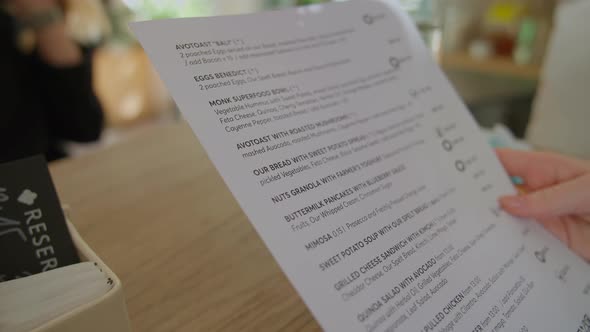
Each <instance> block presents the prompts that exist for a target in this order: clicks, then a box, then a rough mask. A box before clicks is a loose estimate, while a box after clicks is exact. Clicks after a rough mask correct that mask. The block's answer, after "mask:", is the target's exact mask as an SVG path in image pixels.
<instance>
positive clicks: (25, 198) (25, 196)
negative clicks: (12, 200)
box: [17, 189, 37, 206]
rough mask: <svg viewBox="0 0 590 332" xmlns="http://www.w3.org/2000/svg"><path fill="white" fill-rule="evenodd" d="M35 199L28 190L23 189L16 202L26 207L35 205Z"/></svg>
mask: <svg viewBox="0 0 590 332" xmlns="http://www.w3.org/2000/svg"><path fill="white" fill-rule="evenodd" d="M35 199H37V194H36V193H35V192H33V191H31V190H29V189H25V190H24V191H23V192H22V194H20V196H18V199H17V200H18V201H19V202H20V203H23V204H26V205H29V206H31V205H33V204H34V203H35Z"/></svg>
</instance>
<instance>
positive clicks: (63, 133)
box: [0, 10, 103, 162]
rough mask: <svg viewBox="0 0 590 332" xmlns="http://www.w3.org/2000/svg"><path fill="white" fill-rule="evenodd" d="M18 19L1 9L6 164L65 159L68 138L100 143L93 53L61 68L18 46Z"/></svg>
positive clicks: (0, 132)
mask: <svg viewBox="0 0 590 332" xmlns="http://www.w3.org/2000/svg"><path fill="white" fill-rule="evenodd" d="M15 30H16V29H15V25H14V22H13V19H12V18H11V17H10V16H8V15H7V14H6V13H4V12H3V11H1V10H0V162H4V161H8V160H14V159H18V158H22V157H26V156H31V155H35V154H45V156H46V158H47V160H49V161H51V160H55V159H58V158H62V157H64V156H65V153H64V151H63V149H62V148H61V143H62V142H63V141H64V140H70V141H77V142H89V141H94V140H97V139H98V138H99V136H100V132H101V130H102V125H103V115H102V110H101V108H100V105H99V103H98V100H97V99H96V96H95V95H94V92H93V90H92V66H91V58H90V53H89V52H86V53H85V56H84V61H83V63H82V64H80V65H79V66H75V67H69V68H55V67H52V66H50V65H48V64H46V63H44V62H43V61H42V60H41V59H40V58H39V57H38V56H37V55H35V54H34V53H33V54H31V55H25V54H23V53H22V52H21V51H19V49H18V47H17V44H16V34H15Z"/></svg>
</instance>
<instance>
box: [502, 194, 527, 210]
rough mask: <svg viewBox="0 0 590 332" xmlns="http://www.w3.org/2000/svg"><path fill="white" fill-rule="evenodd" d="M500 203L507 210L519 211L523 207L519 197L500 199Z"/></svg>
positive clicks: (522, 200) (521, 199)
mask: <svg viewBox="0 0 590 332" xmlns="http://www.w3.org/2000/svg"><path fill="white" fill-rule="evenodd" d="M500 203H501V204H502V205H503V206H504V207H506V208H509V209H520V208H522V207H523V206H524V199H523V198H522V197H521V196H504V197H500Z"/></svg>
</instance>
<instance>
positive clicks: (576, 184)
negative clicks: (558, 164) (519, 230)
mask: <svg viewBox="0 0 590 332" xmlns="http://www.w3.org/2000/svg"><path fill="white" fill-rule="evenodd" d="M500 205H501V206H502V208H504V210H506V211H508V212H509V213H510V214H512V215H515V216H518V217H526V218H536V219H541V218H552V217H559V216H564V215H569V214H585V213H588V212H590V211H584V209H588V210H590V176H582V177H579V178H576V179H573V180H570V181H567V182H563V183H560V184H558V185H555V186H552V187H548V188H545V189H542V190H538V191H535V192H531V193H528V194H525V195H519V196H504V197H501V198H500Z"/></svg>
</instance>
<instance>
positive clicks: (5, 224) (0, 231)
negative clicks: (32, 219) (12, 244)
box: [0, 217, 27, 242]
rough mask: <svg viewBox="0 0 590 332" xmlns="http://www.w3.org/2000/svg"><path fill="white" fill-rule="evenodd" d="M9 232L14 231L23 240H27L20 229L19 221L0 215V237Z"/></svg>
mask: <svg viewBox="0 0 590 332" xmlns="http://www.w3.org/2000/svg"><path fill="white" fill-rule="evenodd" d="M10 233H16V234H17V235H19V236H20V237H21V239H23V241H24V242H27V237H26V236H25V233H24V232H23V231H22V230H21V229H20V222H19V221H16V220H12V219H8V218H3V217H0V237H3V236H5V235H8V234H10Z"/></svg>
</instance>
